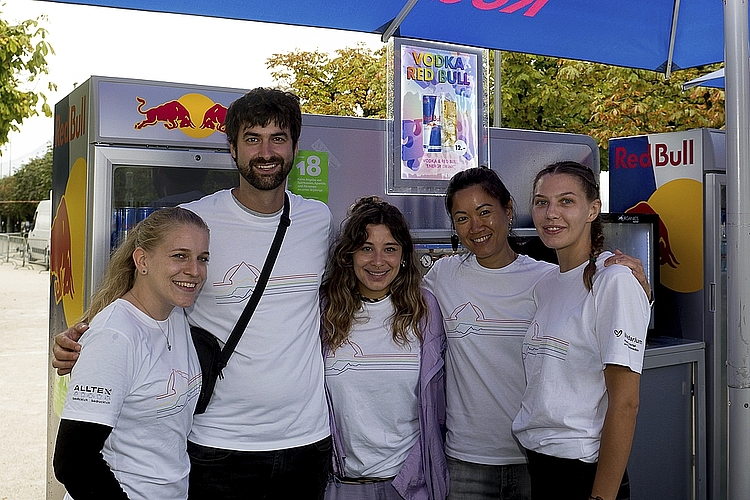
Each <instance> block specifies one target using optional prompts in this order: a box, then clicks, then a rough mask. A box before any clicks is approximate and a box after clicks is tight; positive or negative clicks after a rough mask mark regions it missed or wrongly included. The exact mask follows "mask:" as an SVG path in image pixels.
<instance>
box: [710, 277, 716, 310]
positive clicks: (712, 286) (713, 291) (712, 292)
mask: <svg viewBox="0 0 750 500" xmlns="http://www.w3.org/2000/svg"><path fill="white" fill-rule="evenodd" d="M708 311H709V312H712V313H715V312H716V283H710V284H709V291H708Z"/></svg>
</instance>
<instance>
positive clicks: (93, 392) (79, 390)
mask: <svg viewBox="0 0 750 500" xmlns="http://www.w3.org/2000/svg"><path fill="white" fill-rule="evenodd" d="M72 397H73V401H81V402H84V403H99V404H105V405H108V404H111V403H112V389H110V388H109V387H97V386H95V385H80V384H76V386H75V387H73V396H72Z"/></svg>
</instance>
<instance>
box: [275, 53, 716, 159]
mask: <svg viewBox="0 0 750 500" xmlns="http://www.w3.org/2000/svg"><path fill="white" fill-rule="evenodd" d="M336 54H337V56H336V57H333V58H331V57H330V56H329V55H328V54H325V53H321V52H317V51H316V52H302V51H296V52H291V53H287V54H274V56H273V57H271V58H270V59H268V61H267V63H266V65H267V66H268V68H269V69H272V70H273V71H272V73H271V74H272V76H273V77H274V78H275V79H276V81H277V83H278V85H279V86H280V87H282V88H285V89H288V90H291V91H293V92H295V93H296V94H297V95H299V96H300V98H301V101H302V110H303V111H304V112H306V113H319V114H329V115H348V116H370V117H380V118H382V117H385V116H386V110H387V103H386V85H387V83H386V77H385V76H386V55H385V48H381V49H380V50H377V51H374V52H373V51H371V50H369V49H367V48H365V47H363V46H358V47H356V48H348V49H341V50H338V51H336ZM493 57H494V52H493V53H491V54H490V67H492V59H493ZM501 66H502V74H501V79H502V80H501V91H502V126H503V127H508V128H520V129H530V130H547V131H553V132H570V133H577V134H587V135H590V136H591V137H593V138H594V139H595V140H596V141H597V143H598V144H599V148H600V153H601V158H602V166H603V167H604V168H606V165H607V157H608V156H607V147H608V141H609V139H610V138H613V137H625V136H631V135H639V134H650V133H659V132H674V131H679V130H688V129H691V128H700V127H710V128H723V127H724V91H723V90H718V89H708V88H704V87H695V88H693V89H691V90H688V91H683V90H682V84H683V83H684V82H686V81H688V80H691V79H693V78H696V77H698V76H700V75H702V74H704V73H707V72H708V71H712V70H714V69H718V67H719V65H713V66H706V67H702V68H695V69H689V70H682V71H678V72H677V73H675V74H673V75H672V78H671V79H670V80H665V78H664V75H662V74H661V73H655V72H652V71H644V70H636V69H629V68H620V67H615V66H607V65H604V64H594V63H587V62H581V61H573V60H567V59H559V58H552V57H542V56H534V55H529V54H520V53H512V52H503V53H502V64H501ZM490 92H494V75H493V76H491V77H490ZM493 102H494V100H493V99H490V103H491V104H490V116H491V117H492V116H493V109H492V106H493V104H492V103H493Z"/></svg>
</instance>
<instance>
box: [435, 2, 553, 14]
mask: <svg viewBox="0 0 750 500" xmlns="http://www.w3.org/2000/svg"><path fill="white" fill-rule="evenodd" d="M460 1H461V0H440V3H447V4H454V3H459V2H460ZM547 1H548V0H516V1H515V2H511V3H510V5H506V4H507V3H508V2H510V0H471V5H472V6H473V7H474V8H475V9H479V10H499V11H500V12H502V13H503V14H513V13H514V12H516V11H519V10H521V9H523V8H525V7H528V9H526V11H525V12H524V13H523V15H524V16H526V17H534V16H536V15H537V14H538V13H539V11H540V10H542V7H544V5H545V4H546V3H547Z"/></svg>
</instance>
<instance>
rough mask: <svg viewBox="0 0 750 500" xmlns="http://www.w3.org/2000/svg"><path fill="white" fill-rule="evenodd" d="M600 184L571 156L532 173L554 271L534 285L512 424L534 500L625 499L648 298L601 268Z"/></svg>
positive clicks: (536, 212)
mask: <svg viewBox="0 0 750 500" xmlns="http://www.w3.org/2000/svg"><path fill="white" fill-rule="evenodd" d="M600 210H601V200H600V199H599V186H598V185H597V182H596V177H595V175H594V173H593V172H592V171H591V170H590V169H589V168H588V167H585V166H583V165H580V164H578V163H575V162H561V163H556V164H553V165H550V166H549V167H547V168H545V169H543V170H542V171H541V172H539V174H537V176H536V178H535V180H534V188H533V195H532V218H533V220H534V226H535V227H536V230H537V232H538V233H539V236H540V238H541V240H542V242H543V243H544V244H545V245H546V246H547V247H549V248H552V249H554V250H555V252H556V254H557V258H558V261H559V269H558V270H557V271H556V272H552V273H549V274H547V275H546V276H544V277H543V278H542V279H541V280H540V281H539V282H538V283H537V285H536V287H535V288H534V300H535V302H536V304H537V311H536V314H535V316H534V320H533V321H532V323H531V326H530V327H529V329H528V331H527V333H526V337H525V339H524V343H523V361H524V371H525V373H526V382H527V386H526V390H525V392H524V395H523V398H522V401H521V410H520V412H519V413H518V415H517V416H516V418H515V420H514V421H513V432H514V433H515V435H516V437H517V438H518V440H519V441H520V443H521V444H522V445H523V446H524V448H526V450H527V454H528V459H529V472H530V474H531V495H532V498H533V499H534V500H542V499H547V498H555V499H580V500H586V499H597V500H598V499H603V500H614V499H626V498H629V493H630V492H629V484H628V480H627V473H626V470H625V468H626V465H627V462H628V457H629V455H630V448H631V445H632V441H633V433H634V431H635V420H636V414H637V412H638V386H639V382H640V373H641V370H642V367H643V354H644V347H645V341H646V331H647V329H648V322H649V312H650V311H649V305H648V300H647V298H646V296H645V295H644V293H643V290H642V289H641V286H640V285H639V284H638V281H637V280H636V279H635V278H634V277H633V275H632V273H631V272H630V270H629V269H628V268H626V267H624V266H619V265H613V266H609V267H604V260H605V259H606V258H607V257H609V256H611V254H610V253H609V252H603V251H602V250H603V247H604V236H603V234H602V227H601V220H600V216H599V213H600Z"/></svg>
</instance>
